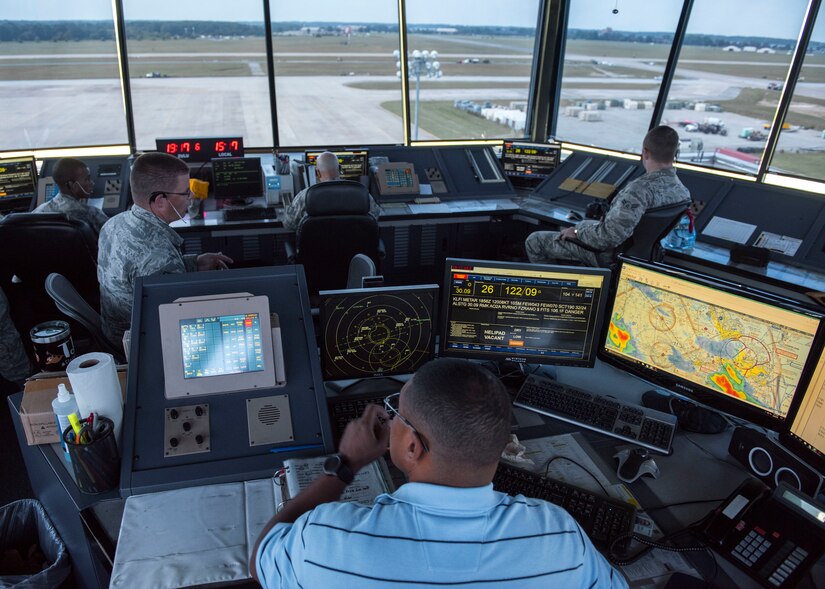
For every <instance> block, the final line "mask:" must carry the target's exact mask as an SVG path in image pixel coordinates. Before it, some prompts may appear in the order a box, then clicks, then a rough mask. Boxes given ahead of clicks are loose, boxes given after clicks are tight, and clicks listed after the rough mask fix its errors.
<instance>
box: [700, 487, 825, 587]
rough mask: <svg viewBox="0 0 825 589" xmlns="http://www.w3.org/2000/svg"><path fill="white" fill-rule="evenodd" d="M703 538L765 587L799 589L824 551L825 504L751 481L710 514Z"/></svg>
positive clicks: (782, 488) (792, 491) (794, 490)
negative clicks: (771, 489)
mask: <svg viewBox="0 0 825 589" xmlns="http://www.w3.org/2000/svg"><path fill="white" fill-rule="evenodd" d="M703 536H704V539H705V540H706V541H707V542H708V544H709V545H710V546H711V547H712V548H713V549H714V550H715V551H716V552H718V553H719V554H722V555H723V556H725V557H726V558H727V559H729V560H730V562H732V563H733V564H734V565H736V566H737V567H739V568H740V569H742V570H744V571H745V572H746V573H748V574H749V575H750V576H751V577H753V578H755V579H756V580H757V581H759V582H760V583H761V584H762V585H763V586H765V587H771V588H773V587H780V588H783V587H795V586H796V585H797V584H798V582H799V579H801V578H802V576H803V575H804V574H805V573H806V572H807V571H808V569H810V567H811V566H812V565H813V564H814V563H815V562H816V561H817V560H818V559H819V557H820V556H821V555H822V553H823V551H825V506H821V505H819V504H817V503H816V502H815V501H813V500H812V499H811V498H810V497H807V496H806V495H804V494H802V493H801V492H800V491H798V490H796V489H793V488H791V487H790V486H788V485H786V484H785V483H781V484H780V485H779V486H778V487H777V488H776V489H775V490H774V491H773V492H771V491H770V489H769V488H768V487H766V486H765V485H764V484H762V483H761V482H760V481H758V480H756V479H753V478H750V479H748V480H746V481H745V482H744V483H742V484H741V485H740V486H739V488H738V489H736V491H734V492H733V494H732V495H731V496H730V497H728V499H727V500H726V501H725V502H724V503H723V504H722V505H721V506H720V507H718V508H717V509H716V510H715V511H714V512H713V513H712V514H711V516H710V518H709V520H708V522H707V523H706V524H705V527H704V529H703Z"/></svg>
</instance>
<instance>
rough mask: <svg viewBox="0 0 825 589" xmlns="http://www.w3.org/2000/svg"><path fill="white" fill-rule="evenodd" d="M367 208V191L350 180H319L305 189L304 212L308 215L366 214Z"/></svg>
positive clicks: (368, 208) (368, 198)
mask: <svg viewBox="0 0 825 589" xmlns="http://www.w3.org/2000/svg"><path fill="white" fill-rule="evenodd" d="M369 210H370V193H369V191H368V190H367V189H366V187H365V186H364V185H363V184H360V183H358V182H353V181H352V180H330V181H329V182H320V183H318V184H315V185H314V186H311V187H310V188H309V190H307V196H306V212H307V215H309V216H310V217H321V216H327V215H366V214H367V213H369Z"/></svg>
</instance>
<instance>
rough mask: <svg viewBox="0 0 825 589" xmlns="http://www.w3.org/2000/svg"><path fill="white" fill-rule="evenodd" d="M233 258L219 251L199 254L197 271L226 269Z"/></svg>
mask: <svg viewBox="0 0 825 589" xmlns="http://www.w3.org/2000/svg"><path fill="white" fill-rule="evenodd" d="M232 263H233V260H232V258H230V257H229V256H225V255H223V254H222V253H221V252H218V253H216V254H212V253H209V254H201V255H199V256H198V272H203V271H204V270H226V269H227V268H228V267H229V266H227V264H232Z"/></svg>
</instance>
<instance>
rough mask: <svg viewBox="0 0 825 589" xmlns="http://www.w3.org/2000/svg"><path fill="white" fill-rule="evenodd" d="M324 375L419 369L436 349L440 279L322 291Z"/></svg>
mask: <svg viewBox="0 0 825 589" xmlns="http://www.w3.org/2000/svg"><path fill="white" fill-rule="evenodd" d="M319 296H320V299H321V300H320V305H319V306H320V312H321V370H322V372H323V375H324V380H343V379H358V378H366V377H373V376H391V375H394V374H409V373H412V372H415V371H416V370H417V369H418V368H419V367H420V366H421V365H423V364H425V363H426V362H428V361H429V360H431V359H432V358H433V353H434V351H435V328H434V324H435V321H436V304H437V300H438V285H436V284H425V285H419V286H393V287H382V288H355V289H349V290H330V291H321V292H320V293H319Z"/></svg>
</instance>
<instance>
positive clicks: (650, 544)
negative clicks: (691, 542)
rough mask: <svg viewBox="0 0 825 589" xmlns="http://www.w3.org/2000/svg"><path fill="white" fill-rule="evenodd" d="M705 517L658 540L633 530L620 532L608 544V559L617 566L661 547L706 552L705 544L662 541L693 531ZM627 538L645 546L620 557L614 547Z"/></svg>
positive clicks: (663, 548) (635, 559) (672, 549)
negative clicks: (634, 552) (680, 544)
mask: <svg viewBox="0 0 825 589" xmlns="http://www.w3.org/2000/svg"><path fill="white" fill-rule="evenodd" d="M707 517H708V516H704V517H703V518H701V519H699V520H697V521H696V522H694V523H692V524H689V525H688V526H686V527H684V528H682V529H681V530H677V531H675V532H673V533H672V534H667V535H665V536H663V537H662V540H661V541H659V542H655V541H653V540H651V539H649V538H646V537H645V536H640V535H638V534H636V533H634V532H628V533H627V534H622V535H621V536H617V537H616V538H614V539H613V541H612V542H611V543H610V546H608V549H607V557H608V558H609V559H610V561H611V562H613V563H614V564H616V565H618V566H626V565H628V564H631V563H633V562H635V561H637V560H638V559H640V558H641V557H642V556H644V555H645V554H647V553H648V552H650V551H651V549H653V548H661V549H662V550H668V551H670V552H706V551H707V550H709V548H708V546H707V545H705V544H700V545H695V546H673V545H670V544H665V543H664V542H670V541H672V540H675V539H676V538H678V537H679V536H681V535H683V534H688V533H693V531H694V530H695V529H697V528H699V527H700V526H701V524H702V523H703V522H704V521H705V520H706V519H707ZM627 540H635V541H636V542H639V543H640V544H644V545H645V548H644V549H642V550H640V551H639V552H637V553H636V554H634V555H632V556H630V557H628V558H620V557H619V555H618V554H617V552H616V549H617V548H618V545H619V543H620V542H626V541H627ZM626 548H627V546H625V549H626Z"/></svg>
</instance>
